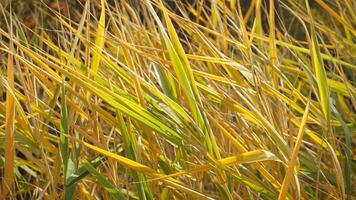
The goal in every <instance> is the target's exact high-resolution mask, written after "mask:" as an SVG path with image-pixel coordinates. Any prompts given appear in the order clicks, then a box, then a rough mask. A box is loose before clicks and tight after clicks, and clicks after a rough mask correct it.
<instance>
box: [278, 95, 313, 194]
mask: <svg viewBox="0 0 356 200" xmlns="http://www.w3.org/2000/svg"><path fill="white" fill-rule="evenodd" d="M309 107H310V101H309V102H308V104H307V107H306V108H305V111H304V114H303V118H302V122H301V124H300V126H299V131H298V135H297V141H296V143H295V145H294V148H293V152H292V155H291V157H290V159H289V163H288V168H287V171H286V175H285V176H284V179H283V183H282V188H281V191H280V193H279V196H278V200H284V199H286V196H287V193H288V187H289V183H290V182H291V180H292V177H293V175H295V174H294V171H295V169H294V166H295V164H296V162H297V158H298V153H299V149H300V146H301V144H302V141H303V135H304V131H305V126H306V122H307V119H308V114H309ZM295 177H297V175H295ZM298 196H300V194H298Z"/></svg>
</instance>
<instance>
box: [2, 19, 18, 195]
mask: <svg viewBox="0 0 356 200" xmlns="http://www.w3.org/2000/svg"><path fill="white" fill-rule="evenodd" d="M10 26H11V27H10V35H11V37H12V23H11V25H10ZM9 49H10V51H12V52H13V51H14V45H13V41H12V39H10V45H9ZM14 67H15V66H14V57H13V55H12V53H9V54H8V57H7V84H8V87H9V89H10V90H8V91H7V92H6V121H5V134H6V135H5V144H4V148H5V166H4V178H3V180H2V181H1V182H2V184H1V185H2V187H1V194H0V198H1V199H5V198H6V197H7V195H8V194H9V192H11V191H12V187H13V184H14V178H15V177H14V170H15V168H14V167H15V165H14V164H15V140H14V138H15V126H14V124H15V100H14V97H13V96H12V94H11V92H10V91H14V90H15V82H14Z"/></svg>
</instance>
